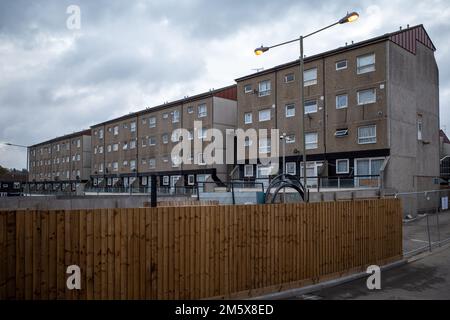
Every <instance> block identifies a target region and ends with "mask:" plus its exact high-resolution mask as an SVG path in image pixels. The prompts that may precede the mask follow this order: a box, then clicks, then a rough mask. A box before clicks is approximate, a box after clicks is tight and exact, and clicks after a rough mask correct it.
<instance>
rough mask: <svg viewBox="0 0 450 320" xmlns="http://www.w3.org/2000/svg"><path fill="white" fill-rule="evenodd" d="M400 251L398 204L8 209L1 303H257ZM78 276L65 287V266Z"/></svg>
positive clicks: (0, 265) (0, 222)
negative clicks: (74, 284) (76, 285)
mask: <svg viewBox="0 0 450 320" xmlns="http://www.w3.org/2000/svg"><path fill="white" fill-rule="evenodd" d="M401 255H402V208H401V203H400V200H396V199H381V200H364V201H352V202H330V203H311V204H287V205H284V204H276V205H250V206H216V205H214V206H198V207H188V206H184V207H160V208H141V209H105V210H75V211H50V212H49V211H8V212H0V256H1V257H0V258H1V259H0V299H29V300H32V299H35V300H39V299H43V300H47V299H51V300H52V299H198V298H207V297H225V298H226V297H250V296H255V295H259V294H262V293H266V292H270V291H274V290H281V289H288V288H292V287H296V286H301V285H305V284H308V283H316V282H318V281H321V280H324V279H327V278H330V277H337V276H340V275H342V274H345V273H349V272H355V270H363V269H364V268H365V267H367V266H368V265H371V264H378V265H382V264H385V263H387V262H390V261H394V260H396V259H400V258H401ZM73 264H75V265H78V266H79V267H80V269H81V290H79V291H77V290H75V291H74V290H68V289H67V286H66V281H67V277H68V275H67V274H66V269H67V267H68V266H69V265H73Z"/></svg>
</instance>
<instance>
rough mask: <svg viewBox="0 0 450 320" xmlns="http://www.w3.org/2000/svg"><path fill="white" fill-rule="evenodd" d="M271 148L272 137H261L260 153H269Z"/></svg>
mask: <svg viewBox="0 0 450 320" xmlns="http://www.w3.org/2000/svg"><path fill="white" fill-rule="evenodd" d="M270 149H271V145H270V139H268V138H262V139H259V153H260V154H267V153H269V152H270Z"/></svg>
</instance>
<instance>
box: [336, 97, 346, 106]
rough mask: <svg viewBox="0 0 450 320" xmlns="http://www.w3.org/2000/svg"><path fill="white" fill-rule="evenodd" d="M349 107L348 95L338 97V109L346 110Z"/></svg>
mask: <svg viewBox="0 0 450 320" xmlns="http://www.w3.org/2000/svg"><path fill="white" fill-rule="evenodd" d="M347 107H348V95H346V94H341V95H338V96H336V109H345V108H347Z"/></svg>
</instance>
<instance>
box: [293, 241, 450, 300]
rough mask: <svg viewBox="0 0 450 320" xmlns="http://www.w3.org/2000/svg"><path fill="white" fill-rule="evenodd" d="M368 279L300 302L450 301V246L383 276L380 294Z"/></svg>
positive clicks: (321, 292) (324, 291) (318, 293)
mask: <svg viewBox="0 0 450 320" xmlns="http://www.w3.org/2000/svg"><path fill="white" fill-rule="evenodd" d="M366 281H367V278H363V279H359V280H355V281H353V282H349V283H347V284H344V285H340V286H337V287H334V288H329V289H324V290H321V291H318V292H314V293H311V294H308V295H305V296H302V297H297V299H313V300H319V299H326V300H347V299H352V300H368V299H370V300H417V299H425V300H444V299H445V300H448V299H450V246H449V245H447V246H446V247H443V248H440V249H436V250H435V251H434V253H432V254H431V255H427V256H425V257H422V258H420V259H419V260H417V261H414V262H411V263H409V264H407V265H404V266H401V267H398V268H394V269H391V270H387V271H384V272H382V273H381V290H376V291H371V290H368V289H367V286H366Z"/></svg>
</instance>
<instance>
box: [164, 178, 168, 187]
mask: <svg viewBox="0 0 450 320" xmlns="http://www.w3.org/2000/svg"><path fill="white" fill-rule="evenodd" d="M163 185H165V186H168V185H169V176H163Z"/></svg>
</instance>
